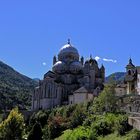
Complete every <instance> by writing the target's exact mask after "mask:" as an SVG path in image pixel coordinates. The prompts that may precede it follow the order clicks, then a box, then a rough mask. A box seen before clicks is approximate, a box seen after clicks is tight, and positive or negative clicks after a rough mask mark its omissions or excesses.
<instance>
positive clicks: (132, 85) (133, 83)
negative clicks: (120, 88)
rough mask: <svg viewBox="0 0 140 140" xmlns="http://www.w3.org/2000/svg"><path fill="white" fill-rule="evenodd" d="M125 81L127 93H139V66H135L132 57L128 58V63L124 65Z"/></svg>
mask: <svg viewBox="0 0 140 140" xmlns="http://www.w3.org/2000/svg"><path fill="white" fill-rule="evenodd" d="M125 82H126V85H127V86H126V87H127V88H126V92H127V94H138V95H140V66H135V65H134V64H133V62H132V59H130V60H129V64H128V65H127V66H126V77H125Z"/></svg>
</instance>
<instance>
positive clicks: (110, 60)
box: [103, 58, 117, 63]
mask: <svg viewBox="0 0 140 140" xmlns="http://www.w3.org/2000/svg"><path fill="white" fill-rule="evenodd" d="M103 61H106V62H112V63H117V60H113V59H107V58H103Z"/></svg>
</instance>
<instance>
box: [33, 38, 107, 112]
mask: <svg viewBox="0 0 140 140" xmlns="http://www.w3.org/2000/svg"><path fill="white" fill-rule="evenodd" d="M104 81H105V68H104V66H103V65H102V66H101V67H100V68H99V66H98V63H97V61H96V60H95V59H93V58H92V56H90V58H89V59H87V60H86V61H84V57H82V56H81V57H80V55H79V53H78V50H77V49H76V48H75V47H74V46H73V45H71V42H70V40H69V39H68V42H67V44H66V45H64V46H63V47H62V48H61V49H60V51H59V53H58V56H54V57H53V66H52V70H50V71H48V72H47V73H46V74H45V75H44V78H43V80H40V81H39V86H38V87H36V88H35V90H34V92H33V96H32V110H38V109H49V108H54V107H57V106H61V105H68V104H75V103H81V102H84V101H90V100H91V99H93V98H94V97H96V96H98V94H99V93H100V92H101V91H102V90H103V88H104V85H103V83H104Z"/></svg>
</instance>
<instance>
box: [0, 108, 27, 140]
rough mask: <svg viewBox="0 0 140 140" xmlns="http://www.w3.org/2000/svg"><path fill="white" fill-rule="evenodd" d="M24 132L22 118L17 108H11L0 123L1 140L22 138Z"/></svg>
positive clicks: (18, 139)
mask: <svg viewBox="0 0 140 140" xmlns="http://www.w3.org/2000/svg"><path fill="white" fill-rule="evenodd" d="M23 134H24V118H23V115H22V114H21V113H19V111H18V108H14V109H12V111H11V112H10V114H9V116H8V118H7V119H6V120H4V121H3V122H2V123H1V124H0V139H1V140H22V137H23Z"/></svg>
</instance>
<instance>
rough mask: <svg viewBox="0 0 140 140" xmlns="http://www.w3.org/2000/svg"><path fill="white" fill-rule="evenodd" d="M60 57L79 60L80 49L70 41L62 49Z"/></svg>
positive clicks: (61, 58) (60, 58)
mask: <svg viewBox="0 0 140 140" xmlns="http://www.w3.org/2000/svg"><path fill="white" fill-rule="evenodd" d="M58 59H59V60H60V61H62V60H63V61H65V60H66V61H68V60H70V61H71V60H79V53H78V50H77V49H76V48H75V47H73V46H72V45H71V44H70V43H68V44H66V45H64V46H63V47H62V48H61V49H60V52H59V54H58Z"/></svg>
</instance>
